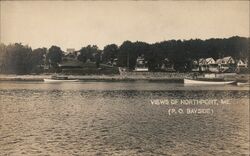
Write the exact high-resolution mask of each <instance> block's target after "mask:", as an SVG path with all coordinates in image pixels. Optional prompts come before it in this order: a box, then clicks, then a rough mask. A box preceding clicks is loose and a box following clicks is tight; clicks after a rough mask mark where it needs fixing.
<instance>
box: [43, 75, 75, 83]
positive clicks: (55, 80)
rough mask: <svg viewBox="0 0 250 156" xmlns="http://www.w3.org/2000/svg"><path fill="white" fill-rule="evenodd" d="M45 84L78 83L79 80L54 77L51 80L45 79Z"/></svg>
mask: <svg viewBox="0 0 250 156" xmlns="http://www.w3.org/2000/svg"><path fill="white" fill-rule="evenodd" d="M43 80H44V82H76V81H78V80H77V79H69V78H68V77H67V76H52V77H51V78H49V79H43Z"/></svg>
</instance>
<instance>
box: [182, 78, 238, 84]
mask: <svg viewBox="0 0 250 156" xmlns="http://www.w3.org/2000/svg"><path fill="white" fill-rule="evenodd" d="M234 82H235V81H222V80H216V79H184V84H204V85H226V84H232V83H234Z"/></svg>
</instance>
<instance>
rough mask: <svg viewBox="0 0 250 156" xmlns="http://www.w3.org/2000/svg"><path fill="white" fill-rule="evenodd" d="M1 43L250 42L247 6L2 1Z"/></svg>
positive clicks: (245, 3)
mask: <svg viewBox="0 0 250 156" xmlns="http://www.w3.org/2000/svg"><path fill="white" fill-rule="evenodd" d="M0 4H1V8H0V10H1V35H0V37H1V38H0V40H1V42H3V43H5V44H8V43H15V42H19V43H20V42H21V43H23V44H28V45H30V46H31V47H32V48H37V47H50V46H51V45H58V46H60V47H61V48H62V49H63V50H65V49H66V48H75V49H80V48H81V47H83V46H86V45H88V44H96V45H97V46H98V47H100V48H101V49H102V48H103V46H105V45H107V44H110V43H116V44H118V45H120V44H121V43H122V42H123V41H125V40H130V41H137V40H138V41H145V42H148V43H154V42H159V41H163V40H170V39H191V38H193V39H194V38H200V39H208V38H224V37H231V36H235V35H238V36H244V37H249V2H248V1H241V2H240V1H238V2H237V1H219V2H218V1H217V2H216V1H211V2H209V1H202V2H198V1H188V2H184V1H179V2H177V1H120V2H115V1H95V2H91V1H86V2H84V1H53V2H49V1H36V2H35V1H1V2H0Z"/></svg>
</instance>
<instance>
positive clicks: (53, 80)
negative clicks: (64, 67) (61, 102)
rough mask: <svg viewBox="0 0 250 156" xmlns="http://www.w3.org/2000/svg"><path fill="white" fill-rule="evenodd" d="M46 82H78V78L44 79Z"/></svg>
mask: <svg viewBox="0 0 250 156" xmlns="http://www.w3.org/2000/svg"><path fill="white" fill-rule="evenodd" d="M43 81H44V82H77V81H78V80H76V79H68V80H57V79H43Z"/></svg>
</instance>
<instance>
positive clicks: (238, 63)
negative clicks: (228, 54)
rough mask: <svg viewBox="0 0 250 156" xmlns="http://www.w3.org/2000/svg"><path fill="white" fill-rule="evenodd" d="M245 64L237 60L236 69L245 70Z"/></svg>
mask: <svg viewBox="0 0 250 156" xmlns="http://www.w3.org/2000/svg"><path fill="white" fill-rule="evenodd" d="M245 62H246V61H245ZM245 62H243V61H242V60H241V59H239V60H238V61H237V67H239V68H247V63H245Z"/></svg>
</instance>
